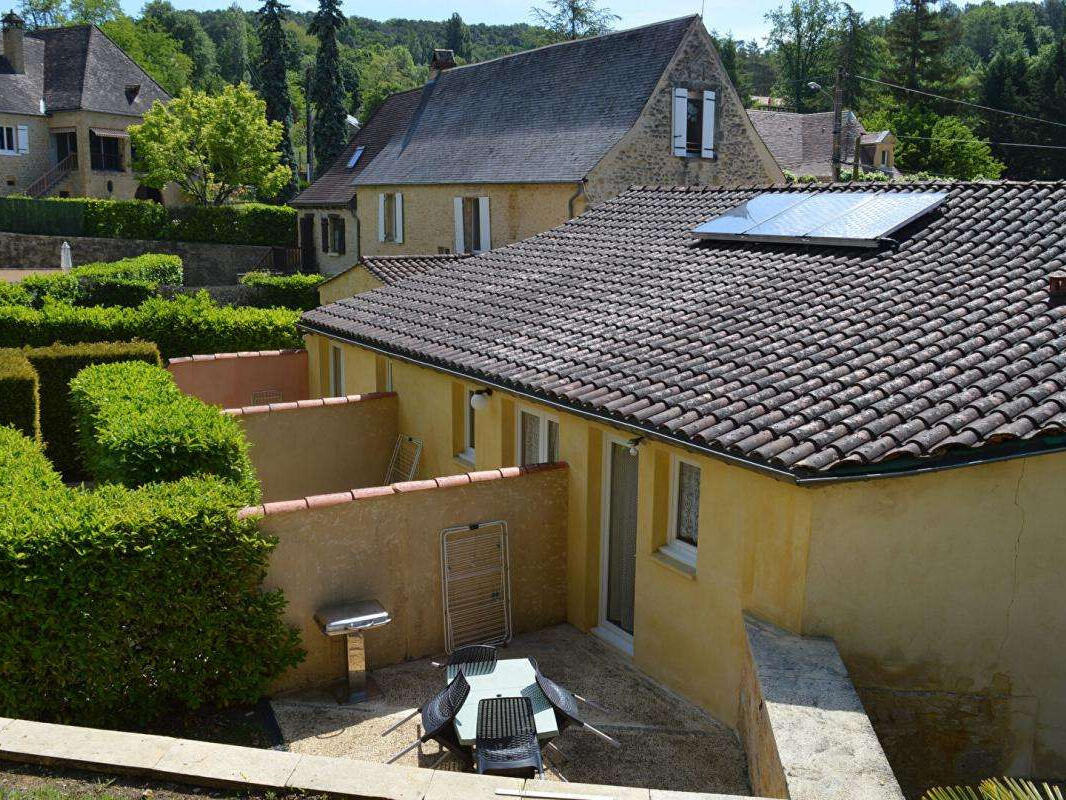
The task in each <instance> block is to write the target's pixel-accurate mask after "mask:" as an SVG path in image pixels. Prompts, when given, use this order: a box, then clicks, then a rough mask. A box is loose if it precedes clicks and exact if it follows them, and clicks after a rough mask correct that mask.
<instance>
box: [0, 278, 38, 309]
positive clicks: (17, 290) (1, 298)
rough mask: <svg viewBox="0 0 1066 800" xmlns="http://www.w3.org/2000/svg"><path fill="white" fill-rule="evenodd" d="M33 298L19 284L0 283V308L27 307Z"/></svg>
mask: <svg viewBox="0 0 1066 800" xmlns="http://www.w3.org/2000/svg"><path fill="white" fill-rule="evenodd" d="M32 304H33V298H32V297H31V296H30V293H29V292H27V291H26V288H25V287H24V286H23V285H22V284H21V283H8V282H7V281H0V306H28V305H32Z"/></svg>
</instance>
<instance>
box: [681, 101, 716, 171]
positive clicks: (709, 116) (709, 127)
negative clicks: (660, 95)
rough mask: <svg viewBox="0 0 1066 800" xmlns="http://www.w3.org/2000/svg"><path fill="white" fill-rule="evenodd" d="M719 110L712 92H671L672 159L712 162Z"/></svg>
mask: <svg viewBox="0 0 1066 800" xmlns="http://www.w3.org/2000/svg"><path fill="white" fill-rule="evenodd" d="M717 109H718V102H717V95H716V94H715V92H713V91H711V90H709V89H704V90H696V89H685V88H682V87H675V88H674V106H673V134H674V141H673V151H674V155H675V156H683V157H689V158H714V157H715V151H714V129H715V117H716V112H717Z"/></svg>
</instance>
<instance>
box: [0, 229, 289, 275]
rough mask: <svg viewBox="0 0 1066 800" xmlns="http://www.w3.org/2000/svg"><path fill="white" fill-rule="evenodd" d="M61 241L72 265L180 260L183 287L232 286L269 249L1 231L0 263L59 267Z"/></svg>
mask: <svg viewBox="0 0 1066 800" xmlns="http://www.w3.org/2000/svg"><path fill="white" fill-rule="evenodd" d="M63 242H69V243H70V250H71V256H72V258H73V261H74V265H75V266H77V265H79V264H89V263H92V262H94V261H118V260H119V259H122V258H131V257H133V256H139V255H144V254H145V253H173V254H174V255H176V256H181V260H182V263H183V264H184V265H185V285H186V286H216V285H227V284H234V283H236V282H237V276H238V275H240V274H241V273H243V272H248V271H249V270H253V269H256V268H257V267H258V266H259V264H261V263H262V262H263V260H264V259H266V258H267V257H268V256H269V255H270V253H271V250H272V248H270V247H263V246H259V245H233V244H208V243H204V242H150V241H144V240H141V239H99V238H95V237H90V236H36V235H32V234H24V233H4V232H0V264H3V265H4V266H5V267H9V268H12V269H49V268H52V267H58V266H59V251H60V248H61V247H62V246H63Z"/></svg>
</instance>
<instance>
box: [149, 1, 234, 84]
mask: <svg viewBox="0 0 1066 800" xmlns="http://www.w3.org/2000/svg"><path fill="white" fill-rule="evenodd" d="M141 19H142V21H143V20H148V21H149V22H151V23H152V24H153V25H154V26H155V27H156V29H157V30H162V31H165V32H167V33H169V34H170V35H171V36H173V37H174V38H175V39H176V40H177V41H179V42H181V49H182V52H184V53H185V55H187V56H188V57H189V58H190V59H191V61H192V76H191V79H192V84H193V86H195V87H197V88H201V89H203V88H206V87H208V86H211V85H213V84H214V83H216V82H217V79H218V65H217V62H216V57H215V43H214V42H213V41H211V37H210V36H208V35H207V31H205V30H204V26H203V25H202V24H201V23H200V18H199V17H197V16H196V14H195V13H194V12H192V11H178V10H177V9H176V8H174V6H172V5H171V4H170V2H169V0H152V1H151V2H150V3H148V4H147V5H146V6H145V7H144V11H143V14H142V16H141Z"/></svg>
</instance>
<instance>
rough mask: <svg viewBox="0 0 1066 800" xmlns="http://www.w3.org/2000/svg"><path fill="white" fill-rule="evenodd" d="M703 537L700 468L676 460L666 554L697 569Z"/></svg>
mask: <svg viewBox="0 0 1066 800" xmlns="http://www.w3.org/2000/svg"><path fill="white" fill-rule="evenodd" d="M699 537H700V468H699V467H697V466H696V465H695V464H692V463H691V462H688V461H685V460H683V459H680V458H674V460H673V464H672V466H671V470H670V520H669V523H668V527H667V538H666V545H665V546H664V547H663V551H664V552H665V553H666V554H667V555H670V556H672V557H673V558H676V559H677V560H678V561H682V562H684V563H686V564H690V565H691V566H693V567H694V566H696V548H697V546H698V545H699Z"/></svg>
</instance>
